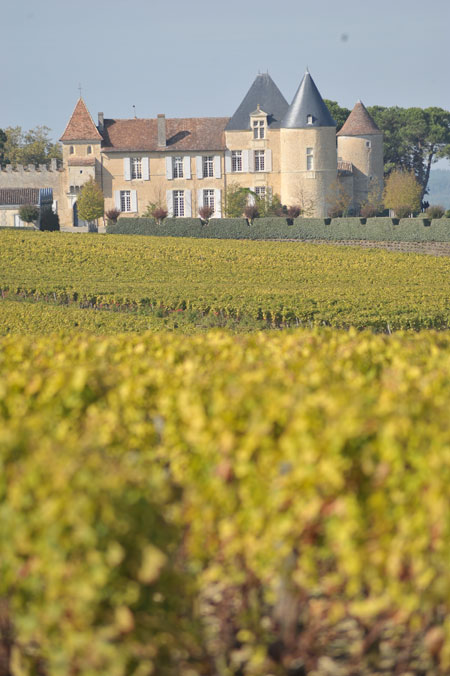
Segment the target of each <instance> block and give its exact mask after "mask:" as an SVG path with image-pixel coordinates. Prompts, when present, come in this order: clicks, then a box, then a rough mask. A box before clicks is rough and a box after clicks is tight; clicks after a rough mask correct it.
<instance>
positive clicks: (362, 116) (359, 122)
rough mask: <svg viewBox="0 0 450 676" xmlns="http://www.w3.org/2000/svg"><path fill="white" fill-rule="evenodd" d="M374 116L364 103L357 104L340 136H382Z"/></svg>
mask: <svg viewBox="0 0 450 676" xmlns="http://www.w3.org/2000/svg"><path fill="white" fill-rule="evenodd" d="M382 133H383V132H382V131H380V129H379V127H377V125H376V124H375V122H374V120H373V118H372V116H371V115H370V113H369V111H368V110H367V108H366V106H365V105H364V103H363V102H362V101H358V102H357V103H356V104H355V107H354V108H353V110H352V112H351V113H350V115H349V116H348V117H347V119H346V120H345V123H344V125H343V126H342V129H340V130H339V131H338V134H337V135H338V136H364V135H366V134H382Z"/></svg>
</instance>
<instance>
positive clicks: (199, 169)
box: [195, 155, 203, 178]
mask: <svg viewBox="0 0 450 676" xmlns="http://www.w3.org/2000/svg"><path fill="white" fill-rule="evenodd" d="M195 172H196V174H197V178H203V158H202V156H201V155H197V156H196V158H195Z"/></svg>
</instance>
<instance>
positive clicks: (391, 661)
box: [0, 231, 450, 676]
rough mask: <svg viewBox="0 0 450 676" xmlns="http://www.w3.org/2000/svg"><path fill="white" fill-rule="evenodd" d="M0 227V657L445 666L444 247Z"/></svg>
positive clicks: (198, 667)
mask: <svg viewBox="0 0 450 676" xmlns="http://www.w3.org/2000/svg"><path fill="white" fill-rule="evenodd" d="M0 245H1V252H2V253H1V259H0V291H1V297H0V335H1V338H0V429H1V430H2V432H1V434H0V523H1V524H2V528H0V553H1V556H0V676H104V675H106V674H107V675H108V676H332V675H335V676H366V675H367V676H372V675H375V674H376V675H381V674H386V675H390V674H392V675H394V674H395V675H396V676H401V675H402V674H403V675H406V674H408V675H413V676H444V675H445V674H448V673H450V622H449V619H448V618H449V617H450V569H449V566H448V561H449V559H450V494H449V490H448V485H449V482H450V424H449V422H448V420H449V415H448V411H449V402H450V332H449V331H448V328H449V326H450V281H449V280H450V276H449V272H450V259H447V258H444V257H443V258H435V257H431V256H423V255H422V256H421V255H416V254H412V253H411V254H401V253H392V252H388V251H383V250H365V249H364V250H360V249H356V248H344V247H334V246H329V245H318V244H302V243H299V242H295V243H287V242H246V241H244V242H241V241H239V242H233V241H231V240H228V241H220V240H217V241H216V240H214V241H201V240H196V241H193V240H189V239H182V240H181V239H177V240H175V239H170V238H161V239H159V238H153V237H138V236H136V237H131V236H121V235H116V236H114V237H108V236H89V235H85V236H81V235H70V234H63V233H39V232H38V233H34V232H29V233H28V232H14V231H8V232H0ZM210 329H213V330H210ZM261 329H264V330H261ZM344 329H345V330H344ZM404 329H406V330H404ZM436 329H439V330H436Z"/></svg>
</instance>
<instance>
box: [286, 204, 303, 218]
mask: <svg viewBox="0 0 450 676" xmlns="http://www.w3.org/2000/svg"><path fill="white" fill-rule="evenodd" d="M301 213H302V210H301V208H300V207H299V206H298V205H296V204H295V205H293V206H291V207H288V209H287V215H288V218H298V217H299V216H300V214H301Z"/></svg>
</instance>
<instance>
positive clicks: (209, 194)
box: [203, 190, 215, 211]
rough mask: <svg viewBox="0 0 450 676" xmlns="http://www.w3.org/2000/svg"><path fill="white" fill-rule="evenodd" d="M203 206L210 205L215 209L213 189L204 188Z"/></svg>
mask: <svg viewBox="0 0 450 676" xmlns="http://www.w3.org/2000/svg"><path fill="white" fill-rule="evenodd" d="M203 206H204V207H211V209H212V210H213V211H214V210H215V206H214V190H204V191H203Z"/></svg>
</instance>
